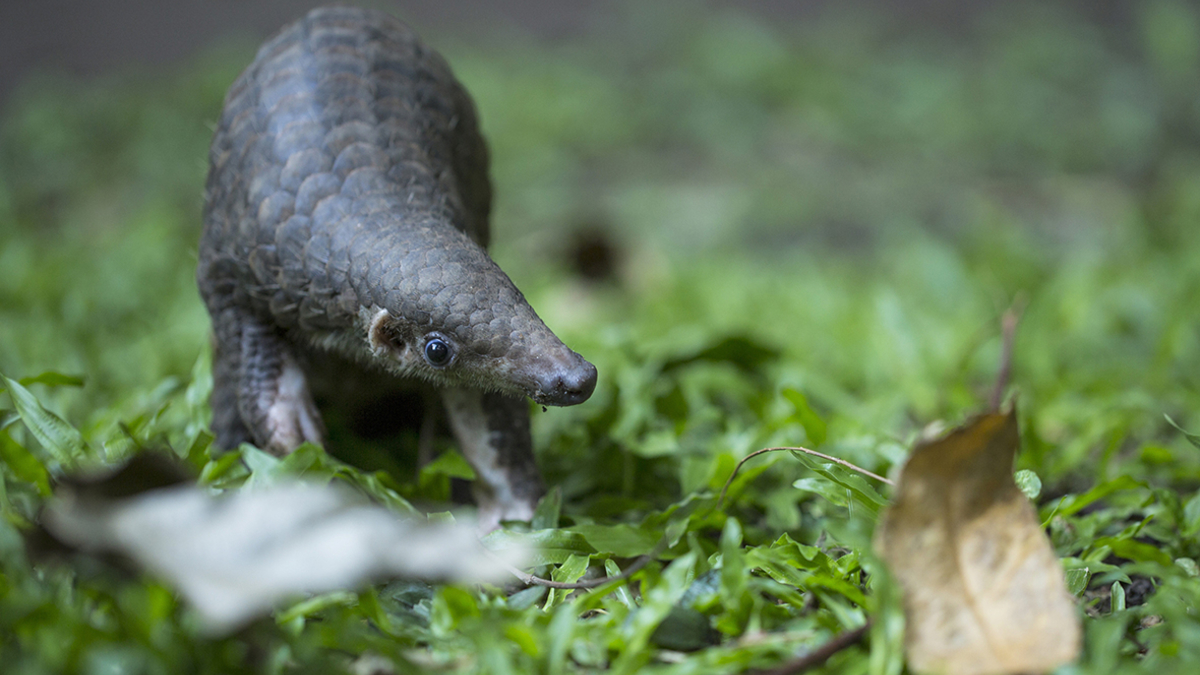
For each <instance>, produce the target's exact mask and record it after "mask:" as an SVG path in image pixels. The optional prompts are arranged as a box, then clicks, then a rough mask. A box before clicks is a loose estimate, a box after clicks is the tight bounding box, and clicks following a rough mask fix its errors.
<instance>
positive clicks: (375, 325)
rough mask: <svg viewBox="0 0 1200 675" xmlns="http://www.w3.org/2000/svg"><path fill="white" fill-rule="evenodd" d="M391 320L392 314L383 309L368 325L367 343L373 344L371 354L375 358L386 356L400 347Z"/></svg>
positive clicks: (373, 316)
mask: <svg viewBox="0 0 1200 675" xmlns="http://www.w3.org/2000/svg"><path fill="white" fill-rule="evenodd" d="M391 318H392V315H391V313H390V312H388V311H387V310H386V309H381V310H379V311H377V312H375V314H373V315H372V316H371V320H370V321H369V322H368V323H367V341H368V342H370V343H371V353H372V354H374V355H375V356H384V355H385V354H387V353H388V352H389V351H392V350H394V349H396V348H397V346H398V345H397V344H396V342H397V341H396V337H397V336H396V334H395V331H394V330H393V329H392V322H391Z"/></svg>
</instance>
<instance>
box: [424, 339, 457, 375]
mask: <svg viewBox="0 0 1200 675" xmlns="http://www.w3.org/2000/svg"><path fill="white" fill-rule="evenodd" d="M453 355H454V353H453V352H452V351H451V350H450V345H448V344H446V341H445V340H443V339H441V338H437V337H435V338H430V340H429V341H428V342H426V343H425V360H426V361H428V362H429V365H431V366H433V367H434V368H443V367H445V366H446V365H447V364H449V363H450V358H451V357H452V356H453Z"/></svg>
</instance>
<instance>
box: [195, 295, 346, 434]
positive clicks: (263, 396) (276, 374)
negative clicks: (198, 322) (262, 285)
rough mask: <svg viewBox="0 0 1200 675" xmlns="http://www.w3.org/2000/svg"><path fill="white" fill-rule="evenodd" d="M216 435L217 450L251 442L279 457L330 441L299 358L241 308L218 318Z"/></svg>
mask: <svg viewBox="0 0 1200 675" xmlns="http://www.w3.org/2000/svg"><path fill="white" fill-rule="evenodd" d="M213 328H214V333H215V336H216V345H215V350H214V363H213V430H214V431H215V432H216V435H217V439H216V441H217V445H219V446H220V447H224V448H233V447H236V446H237V445H238V444H239V443H241V442H243V441H246V440H249V441H252V442H253V443H254V444H255V445H257V446H258V447H260V448H262V449H264V450H266V451H268V452H271V453H273V454H276V455H284V454H287V453H289V452H291V451H292V450H295V449H296V447H297V446H299V445H300V444H301V443H304V442H305V441H310V442H312V443H317V444H320V443H322V442H323V439H324V436H325V430H324V426H323V425H322V423H321V415H320V413H319V412H317V407H316V405H315V404H314V403H313V400H312V394H310V393H309V389H308V380H307V379H306V377H305V375H304V371H303V370H302V369H301V368H300V365H299V363H298V362H297V361H296V356H295V353H294V352H293V350H292V348H291V346H290V345H289V344H288V343H287V341H286V340H285V339H284V338H283V336H282V335H280V333H279V331H278V329H276V328H275V327H274V326H272V325H270V324H268V323H266V322H264V321H262V320H261V319H259V318H257V317H255V316H254V315H252V314H251V313H249V312H246V311H243V310H241V309H239V308H236V307H231V308H227V309H226V310H225V311H222V312H219V313H215V314H214V326H213Z"/></svg>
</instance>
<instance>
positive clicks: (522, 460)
mask: <svg viewBox="0 0 1200 675" xmlns="http://www.w3.org/2000/svg"><path fill="white" fill-rule="evenodd" d="M442 399H443V401H445V404H446V412H447V413H448V417H449V418H450V427H451V429H453V431H454V436H455V438H457V439H458V445H459V448H461V449H462V452H463V455H464V456H465V457H466V459H467V462H468V463H469V464H470V465H471V468H473V469H474V470H475V482H474V484H473V485H472V486H471V489H472V491H473V493H474V496H475V502H476V503H477V504H478V505H479V528H480V530H482V531H484V532H487V531H490V530H494V529H496V527H498V526H499V524H500V522H501V521H503V520H526V521H527V520H530V519H531V518H532V517H533V510H534V507H536V506H537V501H538V499H539V498H540V497H541V496H542V494H543V492H544V491H545V488H544V487H543V486H542V479H541V476H540V475H539V473H538V469H537V464H536V463H535V462H534V459H533V443H532V440H531V439H530V436H529V403H528V402H527V401H526V400H525V399H524V398H523V397H522V398H517V397H513V396H505V395H504V394H496V393H485V392H482V391H478V390H474V389H461V388H454V389H446V390H444V391H443V393H442Z"/></svg>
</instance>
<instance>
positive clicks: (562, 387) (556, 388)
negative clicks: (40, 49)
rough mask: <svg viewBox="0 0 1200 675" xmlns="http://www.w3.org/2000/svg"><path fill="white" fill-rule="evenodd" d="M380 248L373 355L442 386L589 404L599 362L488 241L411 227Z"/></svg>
mask: <svg viewBox="0 0 1200 675" xmlns="http://www.w3.org/2000/svg"><path fill="white" fill-rule="evenodd" d="M389 249H390V250H389V252H388V254H386V255H381V256H380V261H381V263H380V268H378V269H373V270H372V271H371V272H372V273H371V277H372V278H373V279H374V280H376V282H378V283H380V284H381V286H380V287H378V288H372V289H371V296H372V297H374V298H375V299H376V302H375V303H373V305H372V306H371V307H369V308H364V310H363V315H362V327H363V329H364V330H365V331H366V333H367V335H366V337H367V341H368V343H369V345H370V349H371V354H372V357H373V358H375V359H377V360H378V361H379V362H380V363H381V365H383V366H384V367H385V368H387V369H388V370H391V371H393V372H396V373H397V374H401V375H405V376H409V377H413V376H415V377H420V378H423V379H426V380H429V381H431V382H434V383H436V384H439V385H442V386H463V387H473V388H478V389H485V390H490V391H500V392H505V393H510V394H514V395H521V394H523V395H526V396H528V397H529V398H531V399H533V400H534V401H535V402H537V403H540V404H542V405H554V406H567V405H575V404H578V403H583V402H584V401H586V400H587V399H588V397H590V396H591V395H592V391H593V390H594V389H595V388H596V367H595V366H593V365H592V364H591V363H588V362H587V360H585V359H584V358H583V357H582V356H580V355H579V354H576V353H575V352H574V351H572V350H571V349H570V348H568V347H567V346H566V345H565V344H563V342H562V340H559V339H558V336H556V335H555V334H554V333H553V332H551V330H550V329H549V328H547V327H546V324H545V323H543V322H542V320H541V319H540V318H539V317H538V315H537V313H536V312H534V311H533V308H532V307H530V306H529V303H528V302H527V301H526V300H525V296H523V295H522V294H521V292H520V291H519V290H517V287H516V286H515V285H513V283H512V281H511V280H510V279H509V278H508V275H506V274H505V273H504V272H503V271H501V269H500V267H499V266H498V265H496V263H494V262H492V260H491V258H489V257H488V255H487V253H486V252H484V250H483V249H482V248H481V247H480V246H478V245H477V244H475V242H473V241H472V240H471V239H470V238H468V237H467V236H466V235H464V234H462V233H461V232H459V231H458V230H455V229H452V228H448V227H439V226H436V225H432V226H430V227H425V228H422V227H415V228H412V229H409V230H408V232H407V233H406V234H405V236H404V245H403V246H391V247H389Z"/></svg>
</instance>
